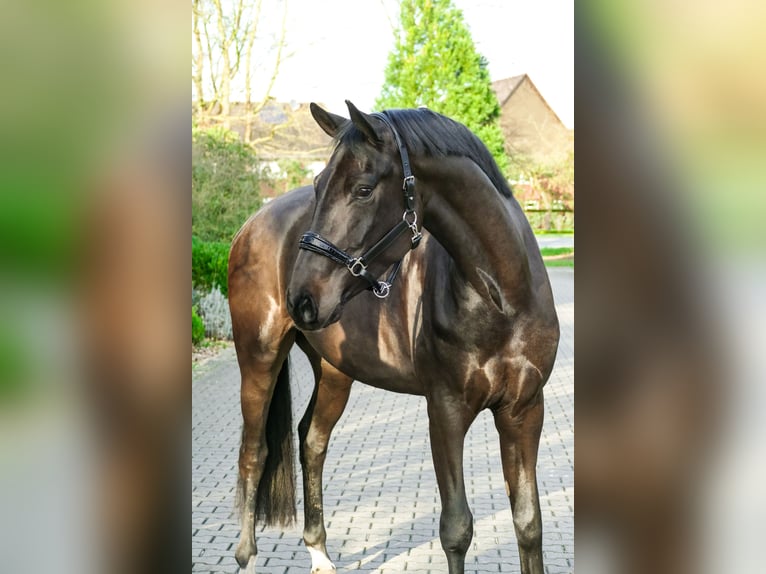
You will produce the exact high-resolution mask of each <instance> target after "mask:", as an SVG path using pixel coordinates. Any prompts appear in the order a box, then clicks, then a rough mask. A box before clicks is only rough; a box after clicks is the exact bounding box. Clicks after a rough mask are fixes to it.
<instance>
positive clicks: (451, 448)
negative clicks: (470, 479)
mask: <svg viewBox="0 0 766 574" xmlns="http://www.w3.org/2000/svg"><path fill="white" fill-rule="evenodd" d="M475 417H476V413H475V412H472V411H471V410H470V409H469V408H468V407H467V406H466V405H465V404H464V403H463V401H461V400H460V399H458V398H457V397H451V396H450V397H445V396H439V397H429V398H428V424H429V435H430V439H431V454H432V456H433V460H434V470H435V471H436V481H437V483H438V485H439V495H440V497H441V503H442V513H441V518H440V520H439V538H440V540H441V544H442V548H443V549H444V553H445V554H446V555H447V565H448V567H449V574H463V572H464V571H465V555H466V552H468V547H469V546H470V545H471V538H472V537H473V516H472V515H471V511H470V509H469V508H468V500H467V498H466V494H465V482H464V479H463V444H464V442H465V434H466V432H468V428H469V427H470V425H471V423H472V422H473V420H474V418H475Z"/></svg>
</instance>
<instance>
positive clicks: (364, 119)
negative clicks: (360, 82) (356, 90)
mask: <svg viewBox="0 0 766 574" xmlns="http://www.w3.org/2000/svg"><path fill="white" fill-rule="evenodd" d="M346 106H348V113H349V114H350V115H351V121H352V122H354V125H355V126H356V127H357V129H359V131H361V132H362V133H363V134H364V135H365V137H366V138H367V141H369V142H370V143H371V144H372V145H374V146H376V147H377V146H380V145H381V144H382V143H383V138H381V137H380V136H379V135H378V133H377V132H376V131H375V128H373V127H372V122H370V116H369V115H368V114H365V113H364V112H360V111H359V110H358V109H356V106H355V105H354V104H352V103H351V102H349V101H348V100H346Z"/></svg>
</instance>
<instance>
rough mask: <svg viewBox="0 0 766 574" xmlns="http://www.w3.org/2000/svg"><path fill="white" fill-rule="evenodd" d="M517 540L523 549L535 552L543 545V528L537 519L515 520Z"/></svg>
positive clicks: (522, 518) (524, 518) (523, 518)
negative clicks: (534, 550)
mask: <svg viewBox="0 0 766 574" xmlns="http://www.w3.org/2000/svg"><path fill="white" fill-rule="evenodd" d="M513 526H514V530H515V531H516V540H517V541H518V544H519V546H520V547H521V548H523V549H525V550H533V549H535V548H538V547H540V546H541V545H542V543H543V528H542V524H540V520H539V519H537V518H536V517H534V516H533V517H521V518H519V519H516V518H514V519H513Z"/></svg>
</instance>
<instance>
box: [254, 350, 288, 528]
mask: <svg viewBox="0 0 766 574" xmlns="http://www.w3.org/2000/svg"><path fill="white" fill-rule="evenodd" d="M291 403H292V400H291V396H290V364H289V359H285V362H284V363H282V368H281V369H280V371H279V375H278V376H277V383H276V386H275V387H274V394H273V396H272V398H271V406H270V407H269V413H268V415H267V420H266V445H267V446H268V449H269V451H268V455H267V456H266V462H265V463H264V467H263V474H262V475H261V481H260V482H259V483H258V489H257V491H256V503H255V519H256V521H259V520H262V521H263V522H264V523H265V524H266V525H267V526H280V527H288V526H292V525H293V524H294V523H295V518H296V510H295V461H294V455H293V415H292V404H291Z"/></svg>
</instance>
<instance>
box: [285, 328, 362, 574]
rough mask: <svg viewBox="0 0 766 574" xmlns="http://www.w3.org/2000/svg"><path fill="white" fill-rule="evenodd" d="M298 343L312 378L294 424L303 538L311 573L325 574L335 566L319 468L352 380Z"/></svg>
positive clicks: (303, 344) (301, 343)
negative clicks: (310, 390) (330, 553)
mask: <svg viewBox="0 0 766 574" xmlns="http://www.w3.org/2000/svg"><path fill="white" fill-rule="evenodd" d="M298 344H299V345H300V347H301V348H302V349H303V350H304V351H305V352H306V354H307V355H308V357H309V360H310V361H311V366H312V368H313V369H314V376H315V378H316V386H315V388H314V394H313V395H312V397H311V401H310V402H309V406H308V408H307V409H306V414H305V415H304V416H303V419H302V420H301V422H300V424H299V425H298V433H299V437H300V449H301V450H300V453H301V466H302V467H303V501H304V502H303V507H304V516H305V522H304V528H303V541H304V542H305V544H306V548H307V549H308V551H309V553H310V554H311V572H312V573H320V572H321V573H328V572H334V571H335V565H334V564H333V563H332V561H331V560H330V557H329V556H328V554H327V546H326V542H327V532H326V531H325V526H324V509H323V501H322V470H323V468H324V461H325V457H326V455H327V444H328V442H329V440H330V434H331V433H332V430H333V428H334V427H335V423H337V422H338V419H339V418H340V416H341V415H342V414H343V410H344V409H345V408H346V403H347V402H348V397H349V393H350V392H351V384H352V382H353V380H352V379H351V377H348V376H346V375H344V374H343V373H341V372H340V371H338V370H337V369H336V368H335V367H333V366H332V365H330V364H329V363H328V362H327V361H324V360H323V359H321V358H320V357H319V356H318V355H317V354H316V353H315V352H314V351H313V349H311V348H310V347H309V346H308V344H307V343H306V341H305V340H301V339H300V338H299V340H298Z"/></svg>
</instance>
